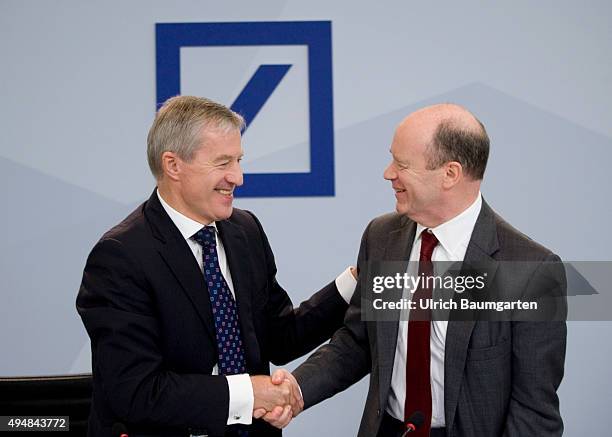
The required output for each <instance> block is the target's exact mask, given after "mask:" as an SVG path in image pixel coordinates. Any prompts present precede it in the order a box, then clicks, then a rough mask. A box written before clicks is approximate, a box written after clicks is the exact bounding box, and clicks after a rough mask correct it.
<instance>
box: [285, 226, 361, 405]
mask: <svg viewBox="0 0 612 437" xmlns="http://www.w3.org/2000/svg"><path fill="white" fill-rule="evenodd" d="M369 229H370V226H369V225H368V228H366V230H365V232H364V234H363V237H362V240H361V246H360V249H359V256H358V262H357V269H358V271H362V270H363V269H364V268H365V263H366V259H367V247H368V232H369ZM362 278H364V277H363V276H360V277H359V279H358V281H357V288H356V289H355V293H354V294H353V298H352V299H351V304H350V306H349V309H348V311H347V312H346V317H345V320H344V326H342V328H340V329H339V330H338V331H337V332H336V333H335V334H334V336H333V337H332V339H331V341H330V342H329V343H328V344H326V345H324V346H322V347H320V348H319V349H318V350H317V351H316V352H315V353H314V354H312V355H311V356H310V357H309V358H308V360H306V362H304V363H303V364H302V365H301V366H299V367H298V368H297V369H296V370H295V371H294V372H293V374H294V376H295V378H296V380H297V382H298V384H299V386H300V388H301V389H302V394H303V397H304V405H305V407H306V408H308V407H310V406H313V405H315V404H317V403H319V402H321V401H323V400H325V399H327V398H329V397H331V396H333V395H334V394H336V393H338V392H340V391H342V390H345V389H346V388H348V387H349V386H351V385H352V384H354V383H355V382H357V381H359V380H360V379H361V378H363V377H364V376H365V375H367V374H368V373H369V372H370V370H371V368H370V367H371V364H370V363H371V357H370V354H371V351H370V345H369V340H368V331H367V325H366V322H363V321H362V320H361V300H362V292H363V293H364V294H365V292H364V291H363V290H362V288H363V287H365V286H367V285H366V284H365V279H362Z"/></svg>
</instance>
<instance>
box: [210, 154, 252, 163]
mask: <svg viewBox="0 0 612 437" xmlns="http://www.w3.org/2000/svg"><path fill="white" fill-rule="evenodd" d="M243 156H244V153H241V154H240V155H239V156H238V159H240V158H242V157H243ZM234 158H235V156H233V155H220V156H217V157H216V158H215V159H214V161H213V162H219V161H227V160H230V161H231V160H232V159H234Z"/></svg>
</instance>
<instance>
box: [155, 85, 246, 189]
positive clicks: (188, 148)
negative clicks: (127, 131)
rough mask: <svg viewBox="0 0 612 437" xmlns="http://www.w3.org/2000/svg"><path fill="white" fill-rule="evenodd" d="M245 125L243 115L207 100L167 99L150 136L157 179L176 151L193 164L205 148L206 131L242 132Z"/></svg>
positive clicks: (193, 98) (195, 98) (199, 98)
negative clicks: (168, 154) (169, 155)
mask: <svg viewBox="0 0 612 437" xmlns="http://www.w3.org/2000/svg"><path fill="white" fill-rule="evenodd" d="M244 125H245V124H244V119H243V118H242V116H240V115H239V114H237V113H235V112H234V111H232V110H231V109H229V108H228V107H226V106H224V105H221V104H220V103H217V102H214V101H212V100H210V99H206V98H204V97H195V96H176V97H172V98H170V99H168V100H166V102H165V103H164V104H163V106H162V107H161V108H160V109H159V111H158V112H157V115H156V116H155V121H153V125H152V126H151V129H150V130H149V135H148V136H147V160H148V161H149V167H150V169H151V172H152V173H153V176H154V177H155V178H156V179H158V180H159V179H160V177H161V176H162V174H163V169H162V161H161V156H162V154H163V153H164V152H174V153H176V154H177V155H178V156H179V157H180V158H181V159H183V160H184V161H190V160H191V159H193V155H194V153H195V151H196V150H197V149H198V148H199V147H200V146H201V145H202V136H201V133H202V131H205V130H207V129H209V130H213V129H214V130H220V131H221V132H231V131H232V130H239V131H240V130H242V129H243V128H244Z"/></svg>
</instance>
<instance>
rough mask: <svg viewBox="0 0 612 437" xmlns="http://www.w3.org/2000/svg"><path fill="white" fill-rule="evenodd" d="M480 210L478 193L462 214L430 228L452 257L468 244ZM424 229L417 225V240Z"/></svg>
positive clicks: (480, 200)
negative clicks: (462, 245) (460, 247)
mask: <svg viewBox="0 0 612 437" xmlns="http://www.w3.org/2000/svg"><path fill="white" fill-rule="evenodd" d="M481 208H482V195H481V193H480V191H479V192H478V196H476V200H474V202H473V203H472V204H471V205H470V206H469V207H468V208H467V209H465V210H464V211H463V212H462V213H460V214H459V215H456V216H455V217H453V218H452V219H450V220H449V221H447V222H444V223H442V224H441V225H438V226H436V227H435V228H430V230H431V232H432V233H433V234H434V235H435V236H436V238H437V239H438V241H439V243H440V244H441V245H442V247H444V250H446V251H447V252H448V253H449V254H451V255H454V254H455V253H456V251H457V249H458V248H459V246H461V244H464V245H467V243H469V239H470V237H471V236H472V231H473V230H474V226H475V225H476V220H478V215H479V214H480V209H481ZM425 229H427V228H426V227H425V226H423V225H421V224H419V223H417V228H416V235H417V238H420V236H421V232H423V230H425Z"/></svg>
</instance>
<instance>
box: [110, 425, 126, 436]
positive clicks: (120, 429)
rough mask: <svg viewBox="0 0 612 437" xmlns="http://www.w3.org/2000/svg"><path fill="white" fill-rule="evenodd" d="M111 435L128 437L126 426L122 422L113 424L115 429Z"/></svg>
mask: <svg viewBox="0 0 612 437" xmlns="http://www.w3.org/2000/svg"><path fill="white" fill-rule="evenodd" d="M111 435H112V436H113V437H123V436H126V437H127V435H128V430H127V428H126V427H125V425H124V424H123V423H121V422H115V423H113V427H112V429H111Z"/></svg>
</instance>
